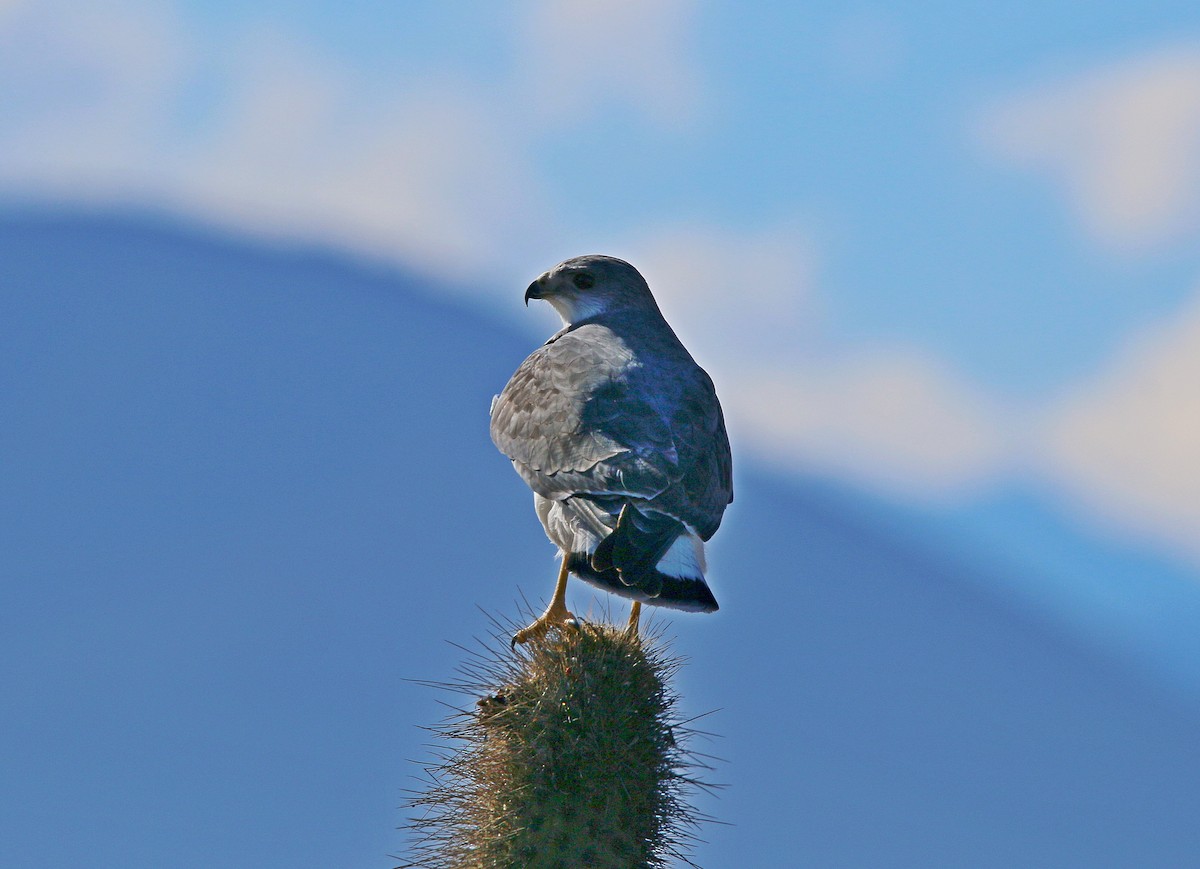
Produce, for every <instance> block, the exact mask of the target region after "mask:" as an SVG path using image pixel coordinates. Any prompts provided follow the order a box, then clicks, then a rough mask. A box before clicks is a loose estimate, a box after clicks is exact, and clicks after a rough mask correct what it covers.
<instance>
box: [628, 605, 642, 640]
mask: <svg viewBox="0 0 1200 869" xmlns="http://www.w3.org/2000/svg"><path fill="white" fill-rule="evenodd" d="M641 617H642V602H641V601H640V600H635V601H634V602H633V606H631V607H630V608H629V626H628V627H626V628H625V633H627V634H629V636H631V637H636V636H637V634H638V621H639V620H640V619H641Z"/></svg>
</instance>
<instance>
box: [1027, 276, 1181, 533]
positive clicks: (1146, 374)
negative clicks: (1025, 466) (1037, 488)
mask: <svg viewBox="0 0 1200 869" xmlns="http://www.w3.org/2000/svg"><path fill="white" fill-rule="evenodd" d="M1044 443H1045V455H1044V460H1045V462H1046V473H1047V474H1048V475H1049V476H1050V477H1051V479H1054V480H1056V481H1057V482H1058V483H1059V484H1060V485H1062V486H1064V487H1065V488H1066V490H1067V491H1069V492H1071V493H1073V494H1074V495H1075V496H1076V497H1077V498H1078V499H1079V500H1080V501H1081V503H1083V504H1085V505H1087V506H1088V508H1089V509H1090V510H1091V511H1092V512H1095V513H1099V514H1101V515H1102V516H1104V517H1105V518H1106V519H1108V520H1109V521H1110V522H1115V523H1116V524H1118V525H1120V526H1122V527H1124V528H1128V529H1133V530H1135V531H1136V532H1137V533H1139V534H1141V535H1143V536H1145V537H1147V538H1149V539H1153V540H1155V541H1156V542H1159V543H1166V544H1168V545H1169V546H1171V547H1172V548H1175V549H1177V550H1180V551H1185V552H1187V553H1189V554H1190V555H1192V556H1194V557H1200V497H1198V494H1197V493H1200V293H1198V294H1197V295H1196V296H1195V297H1194V298H1193V299H1192V301H1191V303H1190V304H1189V305H1188V306H1187V307H1186V308H1185V309H1184V310H1182V311H1180V312H1178V313H1177V314H1176V315H1174V316H1172V317H1171V318H1169V319H1168V320H1166V321H1164V322H1162V323H1160V324H1159V325H1158V326H1156V327H1154V328H1152V329H1149V330H1147V331H1145V332H1143V333H1141V334H1138V335H1135V336H1133V337H1132V338H1131V339H1130V340H1129V341H1128V343H1127V345H1126V346H1125V347H1124V348H1123V349H1122V350H1121V352H1120V353H1118V354H1117V355H1116V357H1115V358H1114V359H1112V360H1111V362H1110V363H1109V365H1108V366H1107V367H1106V369H1105V370H1103V371H1101V372H1100V373H1099V374H1098V375H1097V376H1096V378H1095V379H1094V380H1093V381H1092V382H1091V383H1089V384H1087V385H1085V386H1084V387H1082V388H1081V389H1080V390H1079V391H1078V392H1077V393H1076V394H1075V395H1073V396H1071V397H1070V398H1069V399H1068V400H1066V401H1064V402H1063V403H1062V405H1061V406H1059V407H1057V408H1055V409H1054V410H1053V412H1052V413H1051V414H1050V415H1049V419H1048V421H1047V427H1046V431H1045V440H1044Z"/></svg>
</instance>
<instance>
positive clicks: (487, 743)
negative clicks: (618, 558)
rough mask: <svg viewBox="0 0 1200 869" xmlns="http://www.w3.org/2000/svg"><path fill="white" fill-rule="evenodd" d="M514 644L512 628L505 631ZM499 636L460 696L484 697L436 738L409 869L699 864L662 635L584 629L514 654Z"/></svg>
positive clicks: (694, 763)
mask: <svg viewBox="0 0 1200 869" xmlns="http://www.w3.org/2000/svg"><path fill="white" fill-rule="evenodd" d="M508 636H511V632H508ZM507 646H508V644H507V642H506V641H504V640H503V639H502V634H500V633H498V635H497V637H496V642H495V643H494V645H492V646H485V647H484V648H485V651H484V652H481V653H475V655H474V658H473V660H472V661H471V662H470V663H468V664H467V665H465V666H464V667H463V668H462V672H463V674H464V676H465V677H466V679H465V681H464V682H462V683H459V684H457V685H455V686H453V687H455V688H457V689H458V690H463V691H467V692H469V693H472V694H473V695H474V696H476V697H478V698H480V699H479V700H478V702H477V704H476V706H475V708H474V709H471V710H468V711H465V712H461V713H459V714H457V715H455V716H453V717H452V718H451V719H450V720H449V721H447V722H445V723H444V724H443V725H441V726H440V727H437V728H434V732H435V733H437V734H438V735H439V736H440V737H441V739H442V742H443V745H444V751H443V753H442V755H441V757H440V762H439V763H438V764H437V765H436V766H433V767H431V768H429V769H428V770H427V772H428V773H429V776H430V786H429V787H428V788H427V789H426V790H425V791H424V792H422V793H420V794H418V795H417V796H416V797H415V798H414V799H413V800H412V801H411V806H413V807H415V808H419V809H420V810H421V811H422V812H423V815H422V816H421V817H420V818H419V819H418V820H415V821H414V822H412V824H411V827H412V828H413V829H414V831H415V832H416V834H417V837H418V841H417V843H416V845H415V846H414V851H413V854H412V858H413V862H410V863H408V864H406V865H407V866H411V867H427V869H451V867H452V869H496V867H523V869H525V867H528V869H551V867H563V869H566V867H572V869H574V867H584V866H588V867H591V866H594V867H606V869H607V867H612V869H618V867H619V869H633V867H665V866H670V865H673V864H674V863H684V864H687V865H692V866H694V865H695V864H693V863H691V862H690V860H688V859H687V856H686V853H687V851H688V850H689V848H690V846H691V845H692V844H693V843H694V841H695V834H696V831H697V829H698V825H699V822H700V820H701V818H700V817H699V816H698V815H697V813H696V812H695V810H694V809H692V808H691V807H690V806H689V805H688V803H687V801H686V797H687V796H688V795H689V793H690V792H691V791H692V790H693V789H694V788H695V787H707V786H706V785H703V784H701V783H700V782H699V781H697V779H696V778H694V773H696V772H697V771H698V770H700V769H706V768H707V767H706V766H705V765H704V764H703V763H702V762H701V761H700V760H698V757H697V755H695V754H694V753H692V752H690V751H689V750H687V748H686V744H687V742H688V740H689V739H691V738H693V737H694V736H695V732H694V731H692V730H690V729H688V728H687V727H686V726H685V723H684V722H681V721H679V720H678V718H677V714H676V712H675V708H676V703H677V698H676V696H675V695H674V694H673V693H672V691H671V689H670V687H669V682H670V679H671V677H672V675H673V674H674V673H675V671H676V670H677V669H678V667H679V664H680V662H679V660H678V659H677V658H673V657H671V656H670V655H669V654H667V652H666V650H665V647H664V644H663V642H662V640H661V638H660V637H655V636H650V637H640V638H639V637H637V636H633V635H631V634H630V633H629V632H627V631H626V630H625V629H624V628H615V627H612V626H608V625H592V624H587V623H582V622H581V623H579V626H578V627H575V628H571V627H568V628H563V629H561V630H554V631H551V632H550V634H549V635H547V636H546V637H545V638H543V639H541V640H537V641H533V642H531V643H529V644H528V645H527V646H525V647H522V648H521V649H519V650H517V651H516V652H510V651H509V650H508V647H507Z"/></svg>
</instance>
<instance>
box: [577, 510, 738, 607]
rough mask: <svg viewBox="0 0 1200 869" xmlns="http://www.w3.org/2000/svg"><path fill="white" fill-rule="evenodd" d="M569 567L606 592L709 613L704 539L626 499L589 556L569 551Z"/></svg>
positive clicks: (710, 595)
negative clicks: (638, 507) (642, 509)
mask: <svg viewBox="0 0 1200 869" xmlns="http://www.w3.org/2000/svg"><path fill="white" fill-rule="evenodd" d="M568 567H569V569H570V570H571V571H572V572H573V573H575V574H577V575H578V576H580V577H582V578H583V579H585V580H587V581H588V582H590V583H592V584H593V585H597V586H600V587H601V588H604V589H606V590H607V591H610V592H613V593H615V594H618V595H621V596H622V597H628V598H632V599H633V600H640V601H643V602H645V603H648V604H653V605H655V606H665V607H671V608H673V609H682V610H691V611H695V612H713V611H715V610H716V609H717V600H716V598H715V597H713V593H712V591H711V590H710V589H709V587H708V583H707V582H705V580H704V544H703V542H702V541H701V540H700V538H698V537H697V536H696V535H695V534H693V533H692V532H691V531H689V530H688V529H687V526H685V525H684V524H683V523H682V522H680V521H678V520H677V519H673V518H671V517H670V516H666V515H664V514H662V513H655V512H653V511H646V512H642V511H641V510H638V509H637V508H636V507H634V506H633V505H631V504H628V503H627V504H625V506H624V507H622V509H621V513H620V516H618V518H617V526H616V528H614V529H613V531H612V533H611V534H609V535H608V536H607V537H605V538H604V539H603V540H601V541H600V543H599V544H598V545H597V546H596V549H595V551H594V552H593V553H591V554H590V555H588V554H586V553H572V554H571V556H570V557H569V558H568Z"/></svg>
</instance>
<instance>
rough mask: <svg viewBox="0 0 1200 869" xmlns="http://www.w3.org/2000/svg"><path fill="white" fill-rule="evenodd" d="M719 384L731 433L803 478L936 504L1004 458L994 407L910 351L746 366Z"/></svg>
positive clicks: (1000, 467) (988, 475) (1008, 445)
mask: <svg viewBox="0 0 1200 869" xmlns="http://www.w3.org/2000/svg"><path fill="white" fill-rule="evenodd" d="M722 385H723V386H724V390H723V399H722V400H723V401H724V403H725V404H726V405H728V411H729V415H730V418H731V421H732V423H733V424H734V425H733V428H734V430H735V432H736V433H737V434H739V435H741V436H743V437H744V438H745V441H746V443H747V444H748V445H750V446H751V447H752V448H753V449H755V450H756V451H758V452H760V453H762V454H765V455H768V456H770V457H772V458H773V459H775V460H777V461H778V460H783V461H784V462H786V463H788V464H790V465H791V466H793V467H795V468H797V469H800V470H803V471H807V472H820V473H830V474H836V475H838V476H842V477H846V478H850V479H854V480H858V481H859V482H861V483H864V484H866V485H869V486H872V487H883V488H886V489H889V490H892V491H894V492H897V493H903V494H906V495H909V496H912V495H917V496H922V497H934V498H938V497H945V496H950V495H957V494H962V493H963V492H964V491H969V490H972V489H974V488H976V487H978V486H981V485H983V484H985V483H986V482H988V481H990V480H992V479H993V478H994V477H995V476H996V475H998V474H1000V473H1002V472H1003V471H1005V470H1008V469H1009V465H1010V463H1011V460H1012V457H1013V452H1012V447H1013V438H1012V437H1011V436H1010V435H1009V433H1008V431H1007V430H1006V429H1005V427H1004V426H1003V425H1002V424H1001V420H1002V416H1001V414H1000V413H999V411H998V409H996V408H993V407H991V406H989V404H988V403H987V402H986V401H985V400H984V399H983V398H982V397H981V396H980V395H979V394H978V392H977V391H976V390H974V389H972V388H971V387H970V386H969V385H967V384H964V383H961V382H959V381H957V380H956V379H955V378H954V377H953V375H952V374H951V373H950V372H948V371H947V370H946V369H945V368H944V367H942V366H940V365H938V364H937V363H936V362H935V361H934V360H931V359H929V358H926V357H924V356H922V355H920V354H919V353H916V352H913V351H907V350H894V351H888V352H879V353H875V354H872V355H867V356H859V357H857V358H854V359H852V360H847V361H846V362H844V363H843V364H840V365H836V366H833V365H830V366H827V367H824V368H810V369H806V370H791V371H788V370H781V369H779V368H771V369H761V370H757V371H756V370H754V369H747V370H744V371H740V372H737V373H736V375H735V377H733V378H732V380H731V382H727V383H724V384H722Z"/></svg>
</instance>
